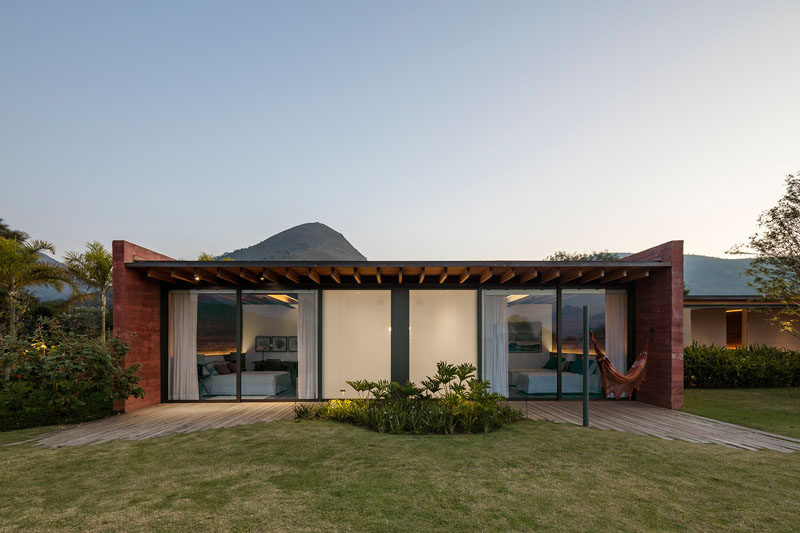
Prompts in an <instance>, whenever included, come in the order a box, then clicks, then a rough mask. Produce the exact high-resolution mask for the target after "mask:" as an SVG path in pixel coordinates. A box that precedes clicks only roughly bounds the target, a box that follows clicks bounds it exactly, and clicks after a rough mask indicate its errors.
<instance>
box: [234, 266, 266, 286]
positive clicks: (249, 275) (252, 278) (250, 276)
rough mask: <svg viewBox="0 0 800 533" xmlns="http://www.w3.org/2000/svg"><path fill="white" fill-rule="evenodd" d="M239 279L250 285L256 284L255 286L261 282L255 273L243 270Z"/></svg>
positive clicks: (240, 271)
mask: <svg viewBox="0 0 800 533" xmlns="http://www.w3.org/2000/svg"><path fill="white" fill-rule="evenodd" d="M239 277H240V278H242V279H243V280H245V281H249V282H250V283H255V284H257V283H258V282H260V281H261V280H260V279H259V278H260V276H258V275H256V274H254V273H253V272H250V271H249V270H245V269H243V268H242V269H241V270H239Z"/></svg>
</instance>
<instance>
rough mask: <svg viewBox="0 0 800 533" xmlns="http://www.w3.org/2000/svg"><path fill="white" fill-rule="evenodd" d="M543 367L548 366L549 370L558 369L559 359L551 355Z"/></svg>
mask: <svg viewBox="0 0 800 533" xmlns="http://www.w3.org/2000/svg"><path fill="white" fill-rule="evenodd" d="M542 368H546V369H547V370H556V369H557V368H558V359H557V358H555V357H551V358H550V359H548V360H547V362H546V363H545V364H544V366H543V367H542Z"/></svg>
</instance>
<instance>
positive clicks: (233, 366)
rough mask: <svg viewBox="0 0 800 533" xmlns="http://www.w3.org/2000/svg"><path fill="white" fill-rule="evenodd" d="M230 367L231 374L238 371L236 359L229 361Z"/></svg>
mask: <svg viewBox="0 0 800 533" xmlns="http://www.w3.org/2000/svg"><path fill="white" fill-rule="evenodd" d="M228 368H229V369H230V371H231V374H235V373H236V361H230V362H228Z"/></svg>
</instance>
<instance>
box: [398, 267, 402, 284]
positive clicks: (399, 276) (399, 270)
mask: <svg viewBox="0 0 800 533" xmlns="http://www.w3.org/2000/svg"><path fill="white" fill-rule="evenodd" d="M397 283H398V284H399V285H402V284H403V269H402V268H398V269H397Z"/></svg>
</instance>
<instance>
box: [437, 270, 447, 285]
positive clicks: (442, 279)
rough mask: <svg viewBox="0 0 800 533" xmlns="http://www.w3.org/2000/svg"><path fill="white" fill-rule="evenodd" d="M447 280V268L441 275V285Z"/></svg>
mask: <svg viewBox="0 0 800 533" xmlns="http://www.w3.org/2000/svg"><path fill="white" fill-rule="evenodd" d="M446 279H447V269H446V268H443V269H442V273H441V274H439V285H441V284H442V283H444V280H446Z"/></svg>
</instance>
